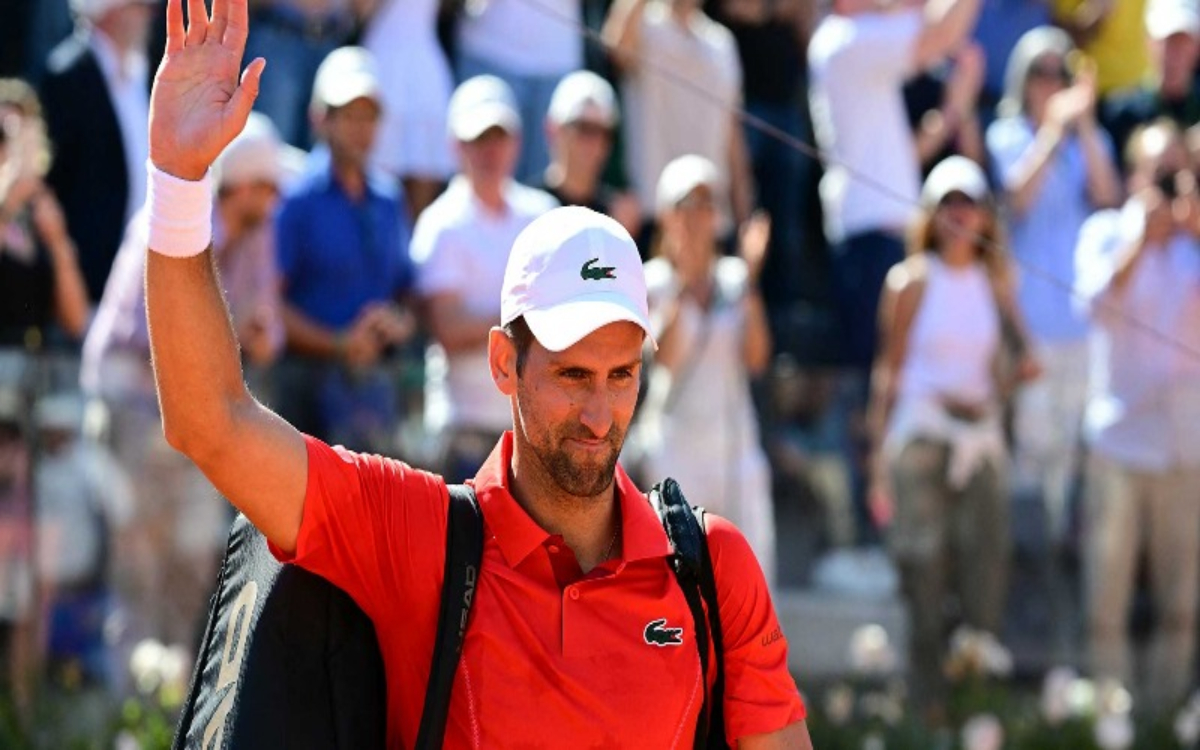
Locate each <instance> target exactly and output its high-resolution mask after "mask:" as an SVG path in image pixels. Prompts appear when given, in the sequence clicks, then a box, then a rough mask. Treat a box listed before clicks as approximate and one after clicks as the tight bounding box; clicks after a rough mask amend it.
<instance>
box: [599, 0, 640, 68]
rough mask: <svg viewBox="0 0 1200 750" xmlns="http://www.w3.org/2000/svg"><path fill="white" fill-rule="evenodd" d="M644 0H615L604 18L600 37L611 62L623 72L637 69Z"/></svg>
mask: <svg viewBox="0 0 1200 750" xmlns="http://www.w3.org/2000/svg"><path fill="white" fill-rule="evenodd" d="M645 9H646V0H617V1H616V2H615V3H613V5H612V8H611V9H610V10H609V12H608V18H606V19H605V20H604V29H603V30H602V32H601V34H602V38H603V39H604V43H605V45H607V46H608V53H609V55H611V56H612V61H613V64H614V65H616V66H617V68H619V69H620V70H621V72H623V73H630V72H633V71H634V70H636V69H637V66H638V55H639V54H641V48H642V12H643V11H645Z"/></svg>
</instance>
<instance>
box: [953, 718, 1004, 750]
mask: <svg viewBox="0 0 1200 750" xmlns="http://www.w3.org/2000/svg"><path fill="white" fill-rule="evenodd" d="M962 744H963V748H964V750H1000V748H1002V747H1003V746H1004V727H1003V726H1002V725H1001V724H1000V720H999V719H997V718H996V717H995V716H994V715H992V714H978V715H976V716H972V717H971V718H970V719H968V720H967V723H966V724H964V725H963V728H962Z"/></svg>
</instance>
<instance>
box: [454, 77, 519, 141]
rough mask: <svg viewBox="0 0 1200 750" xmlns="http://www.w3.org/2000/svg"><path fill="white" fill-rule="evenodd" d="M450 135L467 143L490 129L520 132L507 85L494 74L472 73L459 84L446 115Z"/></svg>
mask: <svg viewBox="0 0 1200 750" xmlns="http://www.w3.org/2000/svg"><path fill="white" fill-rule="evenodd" d="M446 122H447V126H448V128H449V130H450V135H451V137H453V138H454V139H455V140H458V141H462V142H463V143H470V142H471V141H473V140H475V139H476V138H478V137H479V136H481V135H483V134H484V133H485V132H487V131H488V130H490V129H491V128H502V129H503V130H504V131H505V132H508V133H510V134H513V135H515V134H517V133H520V132H521V115H520V114H518V112H517V102H516V97H514V96H513V92H512V89H510V88H509V87H508V84H507V83H505V82H504V81H502V80H500V79H499V78H497V77H496V76H486V75H485V76H475V77H474V78H469V79H467V80H466V81H463V82H462V83H461V84H459V87H458V88H457V89H455V90H454V95H453V96H451V97H450V108H449V112H448V114H447V117H446Z"/></svg>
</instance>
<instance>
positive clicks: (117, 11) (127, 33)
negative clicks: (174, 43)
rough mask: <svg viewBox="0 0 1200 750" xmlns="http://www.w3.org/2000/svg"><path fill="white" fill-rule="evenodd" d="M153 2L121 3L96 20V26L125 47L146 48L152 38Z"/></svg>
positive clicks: (138, 0) (137, 0) (142, 0)
mask: <svg viewBox="0 0 1200 750" xmlns="http://www.w3.org/2000/svg"><path fill="white" fill-rule="evenodd" d="M154 13H155V10H154V5H153V3H149V2H146V1H145V0H135V1H134V2H129V3H125V4H124V5H119V6H117V7H116V8H113V9H112V10H110V11H108V12H107V13H105V14H104V16H103V17H102V18H100V19H98V20H97V21H96V26H97V27H99V28H100V29H102V30H103V31H104V33H106V34H108V36H109V38H111V39H112V40H113V42H115V43H116V44H117V46H119V47H121V48H123V49H131V50H132V49H144V48H145V47H146V45H147V44H148V43H149V40H150V21H151V19H153V18H154Z"/></svg>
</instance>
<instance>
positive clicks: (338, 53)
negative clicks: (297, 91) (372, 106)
mask: <svg viewBox="0 0 1200 750" xmlns="http://www.w3.org/2000/svg"><path fill="white" fill-rule="evenodd" d="M364 97H365V98H367V99H371V100H373V101H374V102H375V103H376V104H380V103H381V99H380V94H379V69H378V66H376V64H375V58H374V57H373V56H372V55H371V53H370V52H368V51H367V50H366V49H364V48H362V47H339V48H338V49H335V50H334V51H333V52H330V53H329V55H328V56H327V57H326V58H325V59H324V60H322V61H321V65H320V67H318V68H317V76H316V78H315V79H314V81H313V94H312V106H313V107H315V108H336V107H344V106H346V105H347V104H349V103H350V102H352V101H354V100H355V99H361V98H364Z"/></svg>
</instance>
